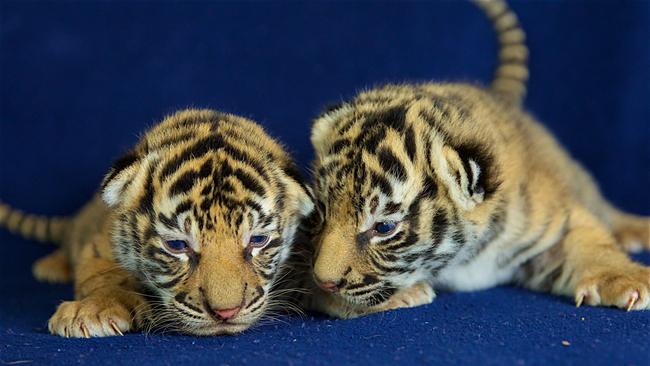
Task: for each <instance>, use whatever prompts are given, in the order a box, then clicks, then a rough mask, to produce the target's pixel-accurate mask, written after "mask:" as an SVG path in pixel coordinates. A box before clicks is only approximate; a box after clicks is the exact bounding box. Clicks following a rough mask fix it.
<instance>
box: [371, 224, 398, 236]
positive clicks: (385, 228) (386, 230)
mask: <svg viewBox="0 0 650 366" xmlns="http://www.w3.org/2000/svg"><path fill="white" fill-rule="evenodd" d="M396 227H397V224H396V223H394V222H378V223H376V224H375V231H376V232H377V234H379V235H388V234H390V233H392V232H393V231H395V228H396Z"/></svg>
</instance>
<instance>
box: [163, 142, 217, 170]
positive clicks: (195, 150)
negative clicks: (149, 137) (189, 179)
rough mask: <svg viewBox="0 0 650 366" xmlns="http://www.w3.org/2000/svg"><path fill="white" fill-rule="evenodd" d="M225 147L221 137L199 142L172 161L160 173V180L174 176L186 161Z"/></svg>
mask: <svg viewBox="0 0 650 366" xmlns="http://www.w3.org/2000/svg"><path fill="white" fill-rule="evenodd" d="M223 146H224V141H223V138H222V137H221V136H219V135H210V136H208V137H205V138H202V139H200V140H198V141H197V142H196V143H195V144H194V145H192V146H190V147H188V148H186V149H185V150H184V151H183V152H182V153H180V154H179V155H177V156H175V157H174V158H173V159H171V160H170V161H169V162H168V163H167V164H166V165H165V167H164V168H163V169H162V171H161V173H160V180H161V181H163V180H165V179H166V178H167V177H169V176H170V175H172V174H173V173H174V172H175V171H176V170H178V168H179V167H180V166H181V164H183V163H184V162H185V161H187V160H190V159H198V158H200V157H202V156H204V155H205V154H207V153H208V152H209V151H213V150H217V149H219V148H222V147H223Z"/></svg>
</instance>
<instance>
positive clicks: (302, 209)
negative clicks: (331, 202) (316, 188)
mask: <svg viewBox="0 0 650 366" xmlns="http://www.w3.org/2000/svg"><path fill="white" fill-rule="evenodd" d="M282 170H283V171H284V173H285V174H286V175H287V179H286V183H287V190H288V191H289V194H290V195H293V196H294V197H295V199H296V201H297V204H298V212H299V213H300V215H301V216H302V217H307V216H309V215H311V214H312V212H313V211H314V193H313V191H312V190H311V187H309V186H307V185H306V184H305V183H304V179H303V178H302V175H301V174H300V172H299V171H298V168H297V167H296V166H295V165H293V164H289V165H287V166H285V167H283V168H282Z"/></svg>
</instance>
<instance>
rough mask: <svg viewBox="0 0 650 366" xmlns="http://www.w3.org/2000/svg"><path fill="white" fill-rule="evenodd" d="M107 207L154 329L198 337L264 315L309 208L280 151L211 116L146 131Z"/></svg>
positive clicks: (119, 167) (181, 115)
mask: <svg viewBox="0 0 650 366" xmlns="http://www.w3.org/2000/svg"><path fill="white" fill-rule="evenodd" d="M102 197H103V199H104V201H105V202H106V203H107V204H108V205H109V206H110V207H112V212H113V213H112V214H113V215H114V216H113V220H114V227H113V231H112V240H113V247H114V255H115V257H116V259H117V261H118V262H119V263H120V264H121V265H122V266H123V267H125V268H126V269H127V270H129V271H131V272H132V273H133V274H135V275H136V276H137V277H138V279H139V280H140V281H141V283H142V284H143V285H144V287H145V288H146V289H147V291H148V292H149V293H152V294H153V295H152V296H154V299H153V300H152V301H150V305H151V309H152V313H151V314H149V318H150V319H149V322H150V324H151V325H152V326H155V325H160V326H164V327H166V328H167V329H174V330H176V331H180V332H183V333H190V334H197V335H213V334H222V333H236V332H240V331H243V330H245V329H247V328H248V327H250V326H251V325H252V324H253V323H254V322H255V321H256V320H257V319H259V318H260V317H261V316H262V315H263V314H264V312H265V310H267V308H269V304H270V303H272V302H273V299H274V293H273V291H272V289H273V286H274V285H277V283H276V282H277V281H279V280H280V277H281V276H282V275H281V273H282V272H283V271H284V269H285V268H284V267H286V260H287V258H288V257H289V255H290V253H291V251H292V243H293V241H294V236H295V235H296V232H297V230H298V226H299V223H300V221H301V219H302V218H303V217H305V216H307V215H308V214H309V213H310V212H311V211H312V208H313V203H312V200H311V198H310V195H309V192H308V191H307V189H306V188H305V186H304V185H303V183H302V182H301V178H300V177H299V174H298V172H297V170H296V168H295V166H294V165H293V163H292V161H291V160H290V158H289V156H288V155H287V153H286V152H285V151H284V150H283V149H282V147H281V146H280V145H279V144H278V143H277V142H275V141H274V140H273V139H272V138H271V137H269V136H268V135H267V134H266V133H265V132H264V130H263V129H262V128H261V127H260V126H258V125H257V124H255V123H253V122H251V121H249V120H246V119H244V118H241V117H237V116H233V115H230V114H224V113H219V112H215V111H211V110H185V111H181V112H178V113H176V114H173V115H171V116H169V117H167V118H165V119H164V120H163V121H162V122H161V123H160V124H158V125H156V126H155V127H153V128H151V129H150V130H149V131H148V132H147V133H146V134H145V135H144V136H143V137H142V138H141V140H140V142H139V143H138V144H137V146H136V147H135V148H134V149H133V150H132V151H131V152H130V153H128V154H127V155H126V156H124V157H123V158H121V159H120V160H118V161H117V162H116V163H115V165H114V167H113V168H112V169H111V171H110V172H109V173H108V175H107V176H106V178H105V180H104V182H103V188H102ZM276 302H277V301H276Z"/></svg>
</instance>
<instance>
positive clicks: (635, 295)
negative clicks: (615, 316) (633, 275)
mask: <svg viewBox="0 0 650 366" xmlns="http://www.w3.org/2000/svg"><path fill="white" fill-rule="evenodd" d="M638 299H639V291H637V290H634V292H632V296H630V301H628V303H627V311H630V310H632V308H633V307H634V304H636V301H637V300H638Z"/></svg>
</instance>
